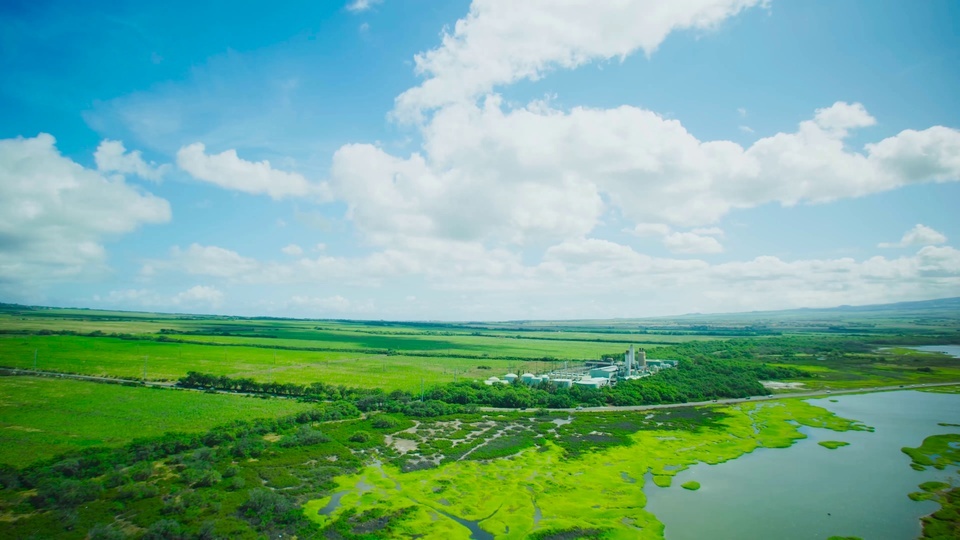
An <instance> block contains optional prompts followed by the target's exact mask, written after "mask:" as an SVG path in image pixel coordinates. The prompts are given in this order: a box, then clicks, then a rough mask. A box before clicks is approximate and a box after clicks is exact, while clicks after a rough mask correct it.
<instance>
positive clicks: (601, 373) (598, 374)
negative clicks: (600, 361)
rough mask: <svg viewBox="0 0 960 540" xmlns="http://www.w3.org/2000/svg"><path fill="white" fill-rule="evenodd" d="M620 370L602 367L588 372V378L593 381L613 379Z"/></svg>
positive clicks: (614, 367)
mask: <svg viewBox="0 0 960 540" xmlns="http://www.w3.org/2000/svg"><path fill="white" fill-rule="evenodd" d="M619 371H620V368H618V367H617V366H604V367H598V368H593V369H591V370H590V377H591V378H594V379H607V380H609V379H613V378H616V376H617V373H618V372H619Z"/></svg>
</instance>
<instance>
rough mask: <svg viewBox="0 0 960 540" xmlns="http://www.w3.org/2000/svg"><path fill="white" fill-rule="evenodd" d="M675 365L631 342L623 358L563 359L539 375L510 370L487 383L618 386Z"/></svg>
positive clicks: (591, 386)
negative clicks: (652, 356) (574, 363)
mask: <svg viewBox="0 0 960 540" xmlns="http://www.w3.org/2000/svg"><path fill="white" fill-rule="evenodd" d="M674 367H677V361H676V360H653V359H649V360H648V359H647V353H646V351H644V350H643V349H635V348H634V346H633V345H630V348H629V349H627V350H626V351H625V352H624V354H623V360H622V361H619V360H615V359H613V358H605V359H603V360H589V361H586V362H584V363H583V364H582V365H579V366H573V367H571V366H570V365H569V362H564V367H563V368H562V369H555V370H552V371H548V372H546V373H542V374H540V375H534V374H533V373H524V374H523V375H517V374H516V373H507V374H506V375H504V376H503V378H502V379H501V378H499V377H490V378H489V379H487V380H486V381H484V382H485V383H486V384H487V385H494V384H513V383H514V382H517V381H519V382H520V383H522V384H526V385H530V386H535V385H538V384H540V383H545V382H551V383H553V384H555V385H557V386H558V387H560V388H570V387H572V386H580V387H587V388H600V387H601V386H612V385H615V384H617V382H618V381H624V380H630V379H640V378H643V377H649V376H650V375H653V374H654V373H657V372H658V371H660V370H662V369H668V368H674Z"/></svg>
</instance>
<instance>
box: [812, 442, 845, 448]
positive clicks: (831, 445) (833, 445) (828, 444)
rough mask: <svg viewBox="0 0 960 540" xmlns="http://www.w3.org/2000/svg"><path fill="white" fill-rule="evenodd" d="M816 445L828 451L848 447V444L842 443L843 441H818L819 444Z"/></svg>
mask: <svg viewBox="0 0 960 540" xmlns="http://www.w3.org/2000/svg"><path fill="white" fill-rule="evenodd" d="M817 444H819V445H820V446H822V447H824V448H828V449H830V450H836V449H837V448H842V447H844V446H850V443H848V442H844V441H820V442H818V443H817Z"/></svg>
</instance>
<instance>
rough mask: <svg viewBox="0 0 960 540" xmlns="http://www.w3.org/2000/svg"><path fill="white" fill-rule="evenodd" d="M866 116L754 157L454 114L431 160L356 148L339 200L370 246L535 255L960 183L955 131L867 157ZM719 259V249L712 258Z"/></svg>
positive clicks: (499, 109) (670, 123)
mask: <svg viewBox="0 0 960 540" xmlns="http://www.w3.org/2000/svg"><path fill="white" fill-rule="evenodd" d="M872 122H874V120H873V118H872V117H871V116H870V115H869V114H868V113H867V112H866V111H865V109H864V108H863V107H862V106H861V105H859V104H847V103H842V102H838V103H836V104H834V105H833V106H831V107H827V108H823V109H818V110H817V111H816V112H815V114H814V119H813V120H808V121H804V122H801V123H800V125H799V126H798V127H797V129H796V131H793V132H784V133H777V134H775V135H772V136H770V137H765V138H761V139H759V140H757V141H756V142H754V143H753V144H752V145H750V146H748V147H743V146H741V145H739V144H737V143H734V142H731V141H723V140H719V141H701V140H698V139H697V138H696V137H694V136H693V135H692V134H690V133H689V132H688V131H687V130H686V129H685V128H684V127H683V125H682V124H681V123H680V122H679V121H677V120H671V119H665V118H663V117H661V116H659V115H657V114H655V113H653V112H651V111H648V110H644V109H640V108H637V107H629V106H622V107H618V108H615V109H587V108H581V107H577V108H574V109H572V110H569V111H560V110H555V109H552V108H550V107H548V106H546V105H545V104H544V103H542V102H535V103H532V104H530V105H529V106H527V107H522V108H517V109H509V110H505V109H504V107H503V105H502V103H501V101H500V100H499V99H498V98H495V97H494V98H490V99H487V100H486V102H485V103H484V104H483V105H482V106H475V105H452V106H449V107H446V108H444V109H441V110H440V111H438V112H437V113H436V114H435V115H434V116H433V118H432V120H431V122H429V123H428V124H426V125H425V126H424V127H423V135H424V143H423V149H424V154H419V153H417V154H413V155H411V156H410V157H408V158H405V159H404V158H400V157H395V156H392V155H390V154H388V153H386V152H385V151H383V150H381V149H379V148H376V147H374V146H371V145H347V146H344V147H342V148H341V149H340V150H339V151H338V152H337V153H336V154H335V156H334V159H333V167H332V171H331V172H332V178H331V186H332V188H333V190H334V192H335V193H336V194H337V196H338V197H339V198H341V199H343V200H344V201H346V202H347V204H348V205H349V211H348V214H347V217H348V218H349V219H350V220H352V221H353V223H354V224H355V225H356V226H357V227H358V228H359V229H360V231H361V232H362V233H364V234H365V235H366V238H367V239H368V240H370V241H372V242H373V243H375V244H381V245H387V244H389V243H391V242H394V241H396V239H397V238H402V237H423V236H431V237H445V238H449V239H454V240H476V241H484V242H488V243H489V242H493V243H498V242H506V243H515V244H530V243H538V242H544V241H556V240H559V239H563V238H571V237H576V236H584V235H586V234H588V233H590V232H591V231H592V230H593V228H594V227H595V226H596V225H597V223H599V221H600V219H601V216H602V215H603V214H604V213H605V212H607V211H608V210H610V209H611V208H617V209H619V210H620V213H621V214H622V215H623V216H624V217H625V218H627V219H628V220H631V221H633V222H634V223H661V224H668V225H671V226H674V227H679V228H687V227H700V226H706V225H710V224H713V223H716V222H717V221H718V220H719V219H720V218H721V217H723V216H725V215H727V214H728V213H729V212H730V211H732V210H734V209H738V208H751V207H756V206H760V205H763V204H768V203H780V204H782V205H795V204H800V203H824V202H829V201H833V200H837V199H842V198H852V197H860V196H864V195H868V194H871V193H878V192H882V191H887V190H891V189H895V188H898V187H901V186H905V185H910V184H917V183H925V182H946V181H956V180H957V179H958V178H960V131H957V130H954V129H950V128H945V127H932V128H928V129H926V130H923V131H911V130H908V131H904V132H901V133H899V134H897V135H894V136H892V137H889V138H887V139H884V140H882V141H880V142H878V143H874V144H868V145H866V146H865V147H864V149H863V150H862V151H857V150H855V149H851V148H849V147H848V146H847V145H846V142H845V138H846V137H847V136H848V135H849V132H850V130H852V129H854V128H856V127H858V126H865V125H869V124H870V123H872ZM714 249H715V247H714Z"/></svg>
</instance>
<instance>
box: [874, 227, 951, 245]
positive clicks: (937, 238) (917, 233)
mask: <svg viewBox="0 0 960 540" xmlns="http://www.w3.org/2000/svg"><path fill="white" fill-rule="evenodd" d="M946 241H947V237H946V236H944V234H943V233H941V232H938V231H935V230H933V229H931V228H930V227H927V226H926V225H923V224H920V223H917V224H916V225H915V226H914V227H913V228H912V229H910V230H909V231H907V232H905V233H904V234H903V237H902V238H901V239H900V241H899V242H893V243H890V242H882V243H880V244H879V245H878V246H877V247H881V248H902V247H910V246H931V245H934V244H944V243H946Z"/></svg>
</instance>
